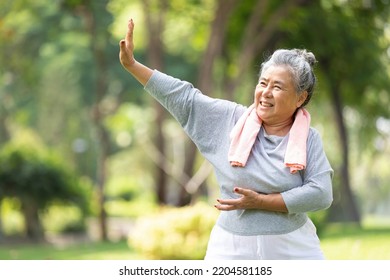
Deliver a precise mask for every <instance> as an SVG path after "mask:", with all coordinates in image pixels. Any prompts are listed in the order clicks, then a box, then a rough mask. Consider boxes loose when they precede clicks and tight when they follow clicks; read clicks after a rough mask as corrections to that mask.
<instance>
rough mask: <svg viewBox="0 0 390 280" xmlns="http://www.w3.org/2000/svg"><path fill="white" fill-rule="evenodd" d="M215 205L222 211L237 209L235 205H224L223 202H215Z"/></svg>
mask: <svg viewBox="0 0 390 280" xmlns="http://www.w3.org/2000/svg"><path fill="white" fill-rule="evenodd" d="M214 207H215V208H217V209H218V210H221V211H231V210H235V209H236V208H235V206H233V205H223V204H215V205H214Z"/></svg>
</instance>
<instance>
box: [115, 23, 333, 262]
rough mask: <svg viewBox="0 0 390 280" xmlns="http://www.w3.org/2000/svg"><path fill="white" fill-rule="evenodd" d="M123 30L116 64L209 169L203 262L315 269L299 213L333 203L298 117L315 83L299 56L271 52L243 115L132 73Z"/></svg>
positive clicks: (317, 255)
mask: <svg viewBox="0 0 390 280" xmlns="http://www.w3.org/2000/svg"><path fill="white" fill-rule="evenodd" d="M133 30H134V23H133V21H132V20H130V21H129V23H128V31H127V34H126V38H125V39H124V40H121V41H120V54H119V57H120V61H121V64H122V65H123V66H124V68H125V69H126V70H127V71H128V72H129V73H130V74H132V75H133V76H134V77H135V78H136V79H137V80H138V81H139V82H140V83H141V84H142V85H143V86H144V87H145V89H146V91H148V92H149V93H150V94H151V95H152V96H153V97H154V98H156V99H157V100H158V101H159V102H160V103H161V104H162V105H163V106H164V107H165V108H166V109H167V110H168V111H169V112H170V113H171V114H172V115H173V116H174V117H175V119H176V120H177V121H178V122H179V123H180V125H181V126H182V127H183V128H184V130H185V132H186V133H187V134H188V136H189V137H190V138H191V139H192V141H193V142H194V143H195V144H196V145H197V147H198V149H199V151H200V152H201V153H202V155H203V156H204V157H205V158H206V159H207V160H209V161H210V163H211V164H212V165H213V167H214V169H215V173H216V177H217V180H218V183H219V186H220V191H221V198H220V199H217V203H216V204H215V207H216V208H217V209H218V210H220V211H221V212H220V215H219V218H218V220H217V222H216V225H215V226H214V228H213V230H212V232H211V235H210V240H209V244H208V248H207V252H206V256H205V259H206V260H211V259H214V260H215V259H241V260H242V259H273V260H275V259H285V260H286V259H324V255H323V253H322V251H321V248H320V241H319V239H318V236H317V234H316V228H315V226H314V225H313V223H312V222H311V220H310V219H309V218H308V216H307V212H310V211H317V210H320V209H326V208H328V207H329V206H330V205H331V203H332V183H331V178H332V174H333V170H332V168H331V166H330V164H329V162H328V160H327V157H326V155H325V153H324V150H323V146H322V141H321V138H320V135H319V134H318V132H317V131H316V130H315V129H313V128H311V127H310V114H309V113H308V112H307V111H306V110H305V109H304V108H303V106H304V105H306V104H307V103H308V101H309V100H310V98H311V96H312V94H313V89H314V85H315V82H316V78H315V76H314V74H313V70H312V67H313V65H314V63H315V57H314V55H313V54H312V53H311V52H307V51H306V50H277V51H275V52H274V53H273V55H272V56H271V57H270V58H269V59H268V60H266V61H265V62H264V63H263V64H262V66H261V70H260V78H259V81H258V84H257V86H256V89H255V92H254V103H253V104H252V105H251V106H249V107H245V106H242V105H239V104H236V103H234V102H230V101H226V100H220V99H213V98H210V97H208V96H206V95H203V94H202V93H201V92H200V91H199V90H198V89H196V88H194V87H193V86H192V85H191V84H190V83H188V82H185V81H181V80H178V79H175V78H173V77H170V76H168V75H165V74H163V73H161V72H159V71H157V70H151V69H150V68H148V67H147V66H145V65H143V64H141V63H139V62H138V61H136V60H135V59H134V56H133V49H134V45H133Z"/></svg>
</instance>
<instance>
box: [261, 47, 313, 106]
mask: <svg viewBox="0 0 390 280" xmlns="http://www.w3.org/2000/svg"><path fill="white" fill-rule="evenodd" d="M316 62H317V61H316V58H315V56H314V54H313V53H312V52H309V51H307V50H305V49H291V50H285V49H279V50H276V51H275V52H274V53H273V54H272V55H271V56H270V57H269V58H268V59H267V60H266V61H264V62H263V63H262V64H261V68H260V75H261V74H262V73H263V72H264V71H265V70H267V69H268V68H269V67H270V66H283V65H284V66H287V67H289V69H290V71H291V74H292V77H293V80H294V83H295V89H296V91H297V92H298V93H299V94H300V93H302V92H304V91H307V98H306V100H305V101H304V102H303V104H302V106H301V107H303V106H305V105H306V104H307V103H309V101H310V99H311V96H312V95H313V91H314V86H315V84H316V80H317V79H316V76H315V75H314V72H313V66H314V64H315V63H316Z"/></svg>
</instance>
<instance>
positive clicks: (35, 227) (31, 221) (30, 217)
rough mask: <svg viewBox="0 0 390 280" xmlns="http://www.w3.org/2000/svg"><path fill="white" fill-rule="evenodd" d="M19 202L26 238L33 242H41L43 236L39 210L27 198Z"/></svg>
mask: <svg viewBox="0 0 390 280" xmlns="http://www.w3.org/2000/svg"><path fill="white" fill-rule="evenodd" d="M21 202H22V213H23V216H24V223H25V227H26V235H27V237H28V238H29V239H30V240H33V241H37V242H40V241H43V240H44V237H45V235H44V231H43V227H42V224H41V221H40V219H39V209H38V206H37V203H36V202H35V201H34V200H32V199H29V198H26V199H22V201H21Z"/></svg>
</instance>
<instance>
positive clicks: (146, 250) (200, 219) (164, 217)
mask: <svg viewBox="0 0 390 280" xmlns="http://www.w3.org/2000/svg"><path fill="white" fill-rule="evenodd" d="M217 215H218V212H217V211H215V209H214V208H212V207H210V206H209V205H207V204H205V203H201V202H199V203H197V204H195V205H194V206H185V207H181V208H162V209H161V211H160V212H159V213H158V214H154V215H151V216H145V217H141V218H139V219H138V220H137V222H136V224H135V228H134V229H133V231H132V232H131V233H130V235H129V239H128V243H129V246H130V247H132V248H134V249H135V250H136V251H137V252H138V253H139V254H141V255H143V256H145V257H146V258H148V259H161V260H167V259H187V260H188V259H192V260H197V259H203V257H204V255H205V252H206V248H207V243H208V240H209V235H210V232H211V229H212V227H213V225H214V223H215V221H216V218H217Z"/></svg>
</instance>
